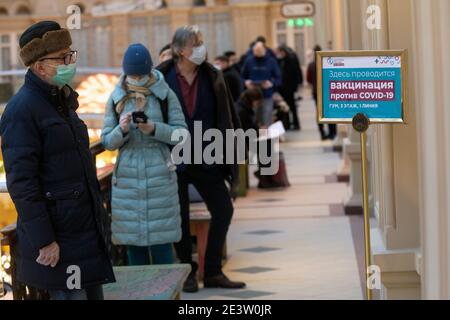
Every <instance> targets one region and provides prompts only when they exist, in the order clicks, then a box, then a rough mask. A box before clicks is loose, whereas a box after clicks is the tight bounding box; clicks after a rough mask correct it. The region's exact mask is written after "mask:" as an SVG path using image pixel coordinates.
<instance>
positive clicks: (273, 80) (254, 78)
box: [242, 42, 281, 127]
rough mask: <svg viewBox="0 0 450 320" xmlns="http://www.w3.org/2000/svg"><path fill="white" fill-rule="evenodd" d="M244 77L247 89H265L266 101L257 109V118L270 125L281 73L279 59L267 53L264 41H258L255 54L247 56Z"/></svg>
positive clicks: (243, 69) (254, 49)
mask: <svg viewBox="0 0 450 320" xmlns="http://www.w3.org/2000/svg"><path fill="white" fill-rule="evenodd" d="M242 78H243V79H244V81H245V87H246V88H247V89H253V88H257V87H259V88H261V89H262V90H263V94H264V101H263V105H262V107H261V108H259V109H258V111H257V120H258V122H259V123H260V124H261V125H263V126H265V127H268V126H269V125H271V124H272V111H273V99H272V95H273V93H274V90H275V88H277V87H278V86H279V85H280V84H281V74H280V68H279V67H278V63H277V61H276V60H275V59H274V58H272V57H271V56H270V55H269V54H268V53H267V49H266V47H265V46H264V43H262V42H257V43H255V45H254V46H253V55H252V56H250V57H249V58H247V60H246V61H245V64H244V67H243V68H242Z"/></svg>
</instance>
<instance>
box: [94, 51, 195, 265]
mask: <svg viewBox="0 0 450 320" xmlns="http://www.w3.org/2000/svg"><path fill="white" fill-rule="evenodd" d="M152 67H153V65H152V61H151V57H150V53H149V52H148V50H147V49H146V48H145V47H144V46H143V45H141V44H134V45H131V46H130V47H129V48H128V49H127V51H126V52H125V55H124V60H123V71H124V75H122V76H121V78H120V80H119V83H118V84H117V86H116V88H115V90H114V91H113V93H112V94H111V97H110V98H109V100H108V103H107V106H106V112H105V123H104V127H103V131H102V142H103V145H104V146H105V148H106V149H107V150H117V149H118V150H119V155H118V157H117V161H116V167H115V170H114V175H113V186H112V203H111V205H112V224H111V230H112V240H113V243H114V244H117V245H127V246H128V262H129V264H130V265H144V264H150V263H153V264H170V263H173V250H172V244H173V243H174V242H178V241H179V240H180V239H181V218H180V208H179V201H178V186H177V174H176V171H175V170H176V166H175V165H174V164H173V162H172V160H171V154H170V149H169V145H175V144H176V143H177V141H172V139H171V137H172V133H173V132H174V131H175V130H177V129H179V130H185V129H186V128H187V126H186V123H185V120H184V114H183V111H182V109H181V106H180V103H179V101H178V99H177V97H176V95H175V93H174V92H173V91H172V90H171V89H170V88H169V86H168V85H167V84H166V82H165V81H164V77H163V76H162V74H161V73H160V72H159V71H157V70H154V69H153V68H152ZM164 108H166V111H163V110H164ZM135 111H138V112H139V111H143V112H144V114H145V116H146V117H147V118H148V120H147V123H135V122H133V120H132V113H133V112H135ZM164 115H166V116H164ZM145 116H144V118H145ZM165 117H166V118H167V119H165ZM135 120H136V119H135ZM138 122H139V121H138Z"/></svg>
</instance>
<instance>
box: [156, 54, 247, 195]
mask: <svg viewBox="0 0 450 320" xmlns="http://www.w3.org/2000/svg"><path fill="white" fill-rule="evenodd" d="M199 68H200V70H199V75H201V76H203V75H206V78H207V79H208V80H209V81H210V85H212V89H213V92H210V93H209V94H212V95H213V99H209V101H206V105H205V106H203V107H205V108H206V107H208V108H211V109H212V113H213V114H214V119H213V120H214V121H213V124H212V126H211V127H212V128H216V129H219V130H220V131H221V132H222V134H223V137H225V136H226V130H227V129H234V130H236V129H239V128H240V127H241V124H240V121H239V118H238V116H237V113H236V110H235V108H234V103H233V98H232V96H231V93H230V91H229V90H228V88H227V85H226V83H225V80H224V78H223V74H222V72H221V71H219V70H217V69H216V68H215V67H214V66H212V65H211V64H210V63H208V62H204V63H203V64H201V65H200V67H199ZM157 69H158V70H159V71H161V72H162V73H163V75H164V76H165V78H166V81H167V83H168V84H169V86H170V87H171V89H172V90H173V91H174V92H175V93H176V95H177V96H178V99H179V100H180V103H181V105H182V107H183V110H184V111H185V110H186V109H185V106H184V103H183V98H182V94H181V90H180V88H179V86H178V85H177V82H176V81H173V77H176V73H175V63H174V60H172V59H171V60H168V61H165V62H163V63H162V64H160V65H159V66H158V67H157ZM199 80H200V79H199ZM198 87H199V88H198V90H201V88H202V87H203V86H202V85H199V86H198ZM205 94H206V92H205ZM205 94H203V96H204V95H205ZM197 98H198V99H197V100H200V101H203V99H202V95H200V96H198V97H197ZM199 98H200V99H199ZM203 98H204V97H203ZM198 103H201V102H199V101H198V102H197V104H198ZM197 107H198V106H197ZM185 117H186V122H187V123H188V126H189V122H190V119H189V118H188V116H187V115H186V113H185ZM189 129H190V131H191V128H189ZM235 154H236V152H235ZM224 159H226V154H224ZM221 168H222V169H223V170H222V171H223V172H224V174H225V178H226V180H227V181H228V182H229V183H230V184H231V186H232V191H233V192H234V191H236V188H237V184H238V182H239V167H238V165H237V163H234V164H226V165H221Z"/></svg>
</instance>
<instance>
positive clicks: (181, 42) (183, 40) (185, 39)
mask: <svg viewBox="0 0 450 320" xmlns="http://www.w3.org/2000/svg"><path fill="white" fill-rule="evenodd" d="M200 35H201V32H200V29H199V27H198V26H197V25H187V26H183V27H180V28H178V29H177V30H176V31H175V33H174V35H173V38H172V54H173V57H174V58H175V59H178V58H179V57H180V52H181V50H183V48H185V47H186V46H187V45H188V43H189V41H191V40H194V41H195V40H197V39H198V37H199V36H200Z"/></svg>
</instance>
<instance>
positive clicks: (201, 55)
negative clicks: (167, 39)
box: [188, 44, 206, 66]
mask: <svg viewBox="0 0 450 320" xmlns="http://www.w3.org/2000/svg"><path fill="white" fill-rule="evenodd" d="M188 59H189V61H191V62H192V63H195V64H196V65H198V66H199V65H201V64H202V63H203V62H205V60H206V47H205V45H204V44H202V45H201V46H198V47H194V48H192V55H191V56H190V57H189V58H188Z"/></svg>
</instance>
